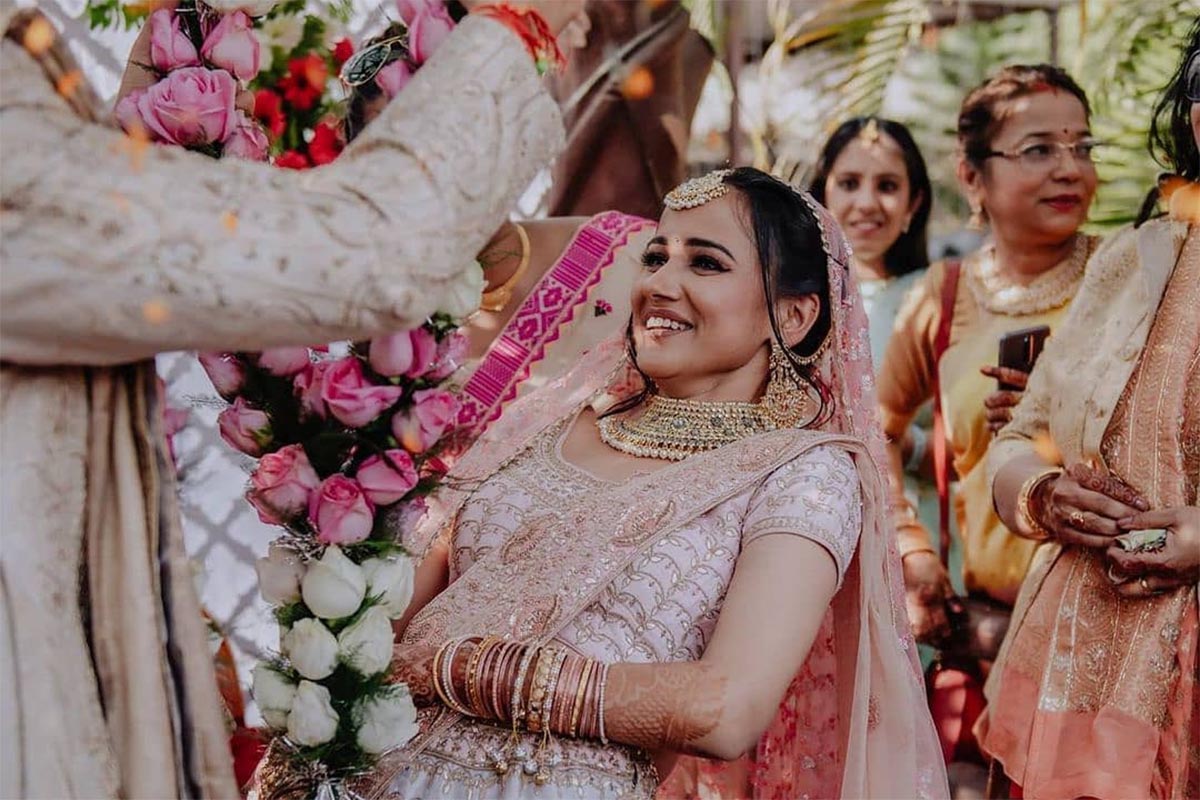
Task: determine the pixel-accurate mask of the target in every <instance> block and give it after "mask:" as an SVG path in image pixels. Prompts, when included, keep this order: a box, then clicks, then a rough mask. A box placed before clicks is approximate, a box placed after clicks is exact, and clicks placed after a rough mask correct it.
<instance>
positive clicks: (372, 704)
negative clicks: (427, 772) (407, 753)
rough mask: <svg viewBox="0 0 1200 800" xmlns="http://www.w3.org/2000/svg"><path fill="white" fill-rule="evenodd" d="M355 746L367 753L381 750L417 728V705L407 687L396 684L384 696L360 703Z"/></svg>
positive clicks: (395, 744) (404, 739)
mask: <svg viewBox="0 0 1200 800" xmlns="http://www.w3.org/2000/svg"><path fill="white" fill-rule="evenodd" d="M361 711H362V721H361V724H360V725H359V728H358V734H357V737H356V738H357V739H358V746H359V747H361V748H362V749H363V750H365V751H366V752H368V753H373V754H379V753H385V752H387V751H388V750H391V749H392V748H395V747H401V746H403V745H406V744H408V743H409V742H410V741H412V739H413V737H414V736H416V735H417V731H418V730H419V728H418V726H417V707H416V706H414V705H413V701H412V695H410V694H409V692H408V687H407V686H405V685H403V684H399V685H397V686H396V687H395V689H393V691H392V692H391V693H390V694H389V695H388V696H386V697H374V698H371V699H369V700H367V701H365V702H364V703H363V705H362V707H361Z"/></svg>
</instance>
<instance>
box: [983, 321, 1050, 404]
mask: <svg viewBox="0 0 1200 800" xmlns="http://www.w3.org/2000/svg"><path fill="white" fill-rule="evenodd" d="M1049 337H1050V326H1049V325H1037V326H1035V327H1032V328H1022V329H1021V330H1019V331H1011V332H1009V333H1006V334H1004V335H1003V336H1001V337H1000V357H999V359H997V362H996V363H997V364H998V365H999V366H1001V367H1008V368H1010V369H1017V370H1020V371H1021V372H1032V371H1033V365H1034V364H1035V363H1037V360H1038V356H1040V355H1041V354H1042V348H1043V347H1045V345H1046V339H1048V338H1049ZM1020 388H1021V387H1020V386H1014V385H1013V384H1011V383H1005V382H1004V381H1000V389H1001V390H1002V391H1019V390H1020Z"/></svg>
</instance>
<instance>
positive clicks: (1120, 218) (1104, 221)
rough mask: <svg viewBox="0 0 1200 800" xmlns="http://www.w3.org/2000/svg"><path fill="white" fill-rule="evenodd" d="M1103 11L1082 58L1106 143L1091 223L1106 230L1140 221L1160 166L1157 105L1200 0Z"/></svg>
mask: <svg viewBox="0 0 1200 800" xmlns="http://www.w3.org/2000/svg"><path fill="white" fill-rule="evenodd" d="M1100 11H1101V13H1099V14H1097V15H1096V20H1097V21H1096V23H1095V25H1094V27H1093V28H1092V30H1091V31H1089V33H1088V35H1087V38H1086V39H1085V42H1084V46H1083V47H1081V48H1080V49H1079V50H1078V52H1077V53H1076V55H1075V59H1076V62H1077V63H1078V64H1079V65H1080V67H1079V69H1078V73H1077V74H1079V75H1081V76H1082V77H1083V82H1084V86H1085V88H1086V89H1087V91H1088V94H1089V96H1090V97H1091V100H1092V106H1093V109H1094V116H1093V123H1092V128H1093V130H1094V131H1095V132H1096V135H1097V137H1098V138H1099V139H1100V140H1101V141H1103V142H1105V146H1104V147H1103V148H1101V150H1100V151H1099V152H1100V162H1099V164H1098V165H1097V170H1098V171H1099V173H1100V179H1101V187H1100V190H1099V192H1098V193H1097V195H1096V201H1095V203H1094V204H1093V205H1092V213H1091V218H1090V222H1091V225H1092V227H1094V228H1096V229H1098V230H1107V229H1110V228H1113V227H1117V226H1120V225H1125V224H1128V223H1129V222H1132V221H1133V219H1134V217H1135V216H1136V214H1137V210H1138V207H1139V205H1140V203H1141V200H1142V198H1143V197H1144V196H1145V194H1146V191H1147V190H1148V189H1149V188H1150V187H1151V186H1152V185H1153V183H1154V179H1155V177H1156V176H1157V174H1158V172H1159V169H1160V168H1159V167H1158V166H1157V165H1155V164H1154V162H1153V160H1152V159H1151V158H1150V155H1149V153H1148V152H1147V147H1146V139H1147V133H1148V131H1149V127H1150V116H1151V111H1152V109H1153V107H1154V103H1155V101H1156V100H1157V98H1158V95H1159V92H1160V91H1161V90H1162V88H1163V87H1164V86H1165V85H1166V84H1167V82H1168V80H1169V79H1170V78H1171V75H1172V73H1173V71H1174V69H1175V66H1176V65H1177V64H1178V61H1179V48H1180V46H1181V45H1182V43H1183V40H1184V36H1185V35H1186V33H1187V30H1188V27H1189V26H1190V25H1191V23H1192V22H1193V21H1194V20H1195V19H1196V16H1197V15H1198V14H1200V0H1140V1H1139V2H1137V3H1130V2H1126V1H1125V0H1107V2H1104V3H1103V4H1102V7H1101V9H1100ZM1084 64H1086V65H1087V67H1086V68H1084V66H1083V65H1084Z"/></svg>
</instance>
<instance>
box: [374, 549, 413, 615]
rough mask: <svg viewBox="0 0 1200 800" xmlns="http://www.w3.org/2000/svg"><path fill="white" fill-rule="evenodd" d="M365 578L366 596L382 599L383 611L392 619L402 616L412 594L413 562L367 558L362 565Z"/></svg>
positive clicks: (403, 558)
mask: <svg viewBox="0 0 1200 800" xmlns="http://www.w3.org/2000/svg"><path fill="white" fill-rule="evenodd" d="M362 570H363V572H364V573H366V576H367V594H369V595H371V596H372V597H374V596H380V597H382V599H383V610H384V611H386V612H387V615H388V616H389V617H391V618H392V619H399V618H400V617H402V616H404V612H405V610H407V609H408V603H409V601H410V600H412V593H413V560H412V559H411V558H408V557H407V556H401V557H399V558H387V559H384V558H369V559H367V560H366V561H364V562H363V563H362Z"/></svg>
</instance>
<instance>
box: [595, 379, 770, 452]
mask: <svg viewBox="0 0 1200 800" xmlns="http://www.w3.org/2000/svg"><path fill="white" fill-rule="evenodd" d="M596 427H597V428H598V429H599V431H600V439H601V441H603V442H604V443H605V444H606V445H608V446H609V447H611V448H613V449H614V450H620V451H621V452H622V453H629V454H630V455H634V456H638V457H639V458H661V459H664V460H666V461H682V460H683V459H685V458H687V457H688V456H691V455H695V454H696V453H703V452H705V451H707V450H715V449H716V448H718V447H721V446H723V445H727V444H730V443H732V442H736V441H738V440H739V439H744V438H746V437H747V436H753V435H754V434H756V433H763V432H764V431H769V430H771V429H773V428H774V427H775V425H774V424H773V423H772V422H771V420H770V419H769V418H768V417H767V414H766V412H765V411H764V409H763V407H762V406H761V405H759V404H758V403H739V402H715V401H708V400H680V399H678V398H674V397H663V396H662V395H657V394H652V395H650V397H649V398H648V399H647V400H646V405H645V410H644V411H643V412H642V413H641V414H640V415H639V416H637V417H634V418H629V417H626V416H624V415H620V416H611V417H601V418H600V419H598V420H597V421H596Z"/></svg>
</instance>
